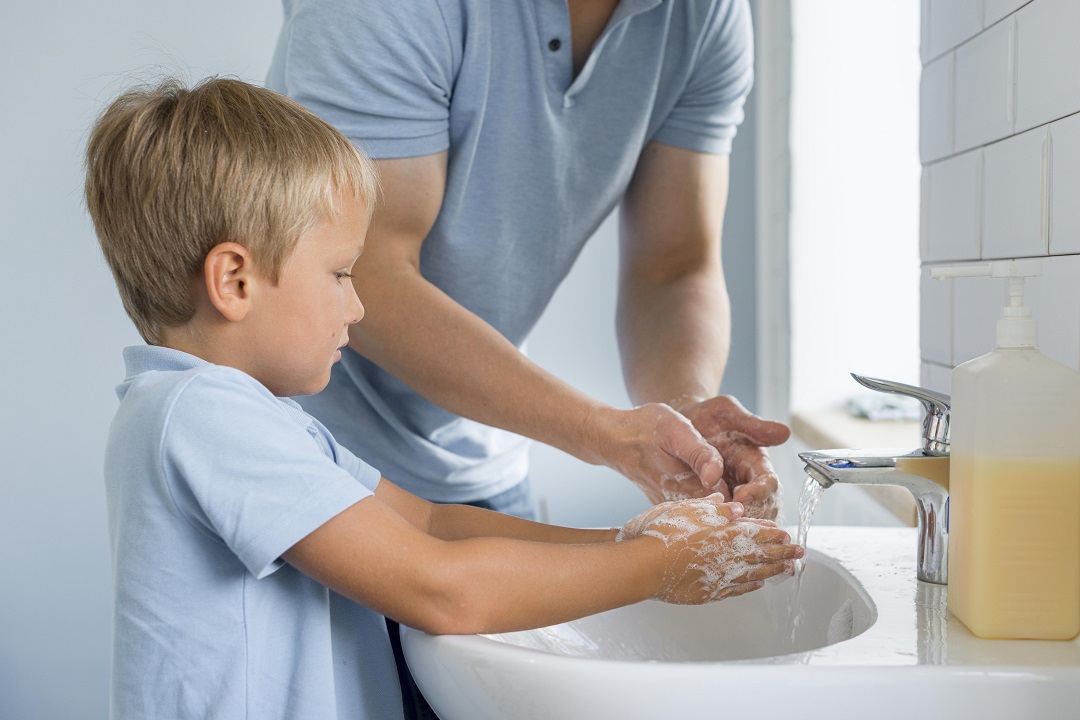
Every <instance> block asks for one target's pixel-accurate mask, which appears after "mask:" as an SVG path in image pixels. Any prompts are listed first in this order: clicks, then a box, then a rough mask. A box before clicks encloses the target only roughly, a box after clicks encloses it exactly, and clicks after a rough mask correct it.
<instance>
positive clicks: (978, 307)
mask: <svg viewBox="0 0 1080 720" xmlns="http://www.w3.org/2000/svg"><path fill="white" fill-rule="evenodd" d="M922 8H923V14H924V17H923V24H922V43H923V47H922V48H921V57H922V61H923V66H924V67H923V73H924V75H923V79H922V84H921V88H920V100H921V102H923V103H924V104H927V103H932V106H929V107H923V108H921V109H920V125H921V128H920V132H921V137H920V156H921V158H922V162H923V176H922V180H921V198H922V203H923V207H922V208H921V214H920V236H919V243H920V253H921V257H922V261H923V277H922V282H921V295H922V300H921V303H922V306H921V312H920V317H921V323H922V327H921V333H920V341H921V343H922V348H921V357H922V365H921V377H922V382H923V384H924V385H926V386H927V387H933V388H934V389H938V390H941V391H942V392H947V388H948V384H949V374H950V372H951V369H952V367H953V366H954V365H956V364H959V363H961V362H965V361H967V360H970V359H972V358H974V357H976V356H978V355H982V354H983V353H986V352H988V351H989V350H990V349H991V348H993V346H994V340H995V335H996V325H997V318H998V316H999V314H1000V310H1001V306H1002V305H1003V304H1004V303H1005V301H1006V282H1005V281H1004V280H1002V279H994V278H957V279H953V280H950V281H948V283H947V284H943V283H940V282H936V281H931V280H929V278H928V272H929V271H928V268H929V267H930V266H932V265H940V264H953V263H964V262H978V261H980V260H981V259H983V258H985V259H990V258H1015V257H1032V256H1047V255H1048V257H1045V258H1044V274H1043V276H1042V277H1040V278H1037V279H1032V280H1029V281H1028V283H1027V297H1028V304H1029V305H1031V307H1032V308H1033V310H1034V312H1035V316H1036V318H1037V319H1038V321H1039V334H1040V349H1041V350H1042V351H1043V352H1044V353H1045V354H1046V355H1047V356H1049V357H1051V358H1054V359H1055V360H1058V361H1060V362H1063V363H1065V364H1067V365H1069V366H1071V367H1074V368H1078V369H1080V0H955V1H954V0H922ZM976 20H977V22H976ZM950 63H951V68H950ZM943 93H944V94H945V95H944V96H943ZM950 113H951V118H950V117H949V115H950ZM950 132H951V133H952V135H951V137H950ZM941 307H946V308H947V309H948V310H947V312H942V311H940V310H939V308H941Z"/></svg>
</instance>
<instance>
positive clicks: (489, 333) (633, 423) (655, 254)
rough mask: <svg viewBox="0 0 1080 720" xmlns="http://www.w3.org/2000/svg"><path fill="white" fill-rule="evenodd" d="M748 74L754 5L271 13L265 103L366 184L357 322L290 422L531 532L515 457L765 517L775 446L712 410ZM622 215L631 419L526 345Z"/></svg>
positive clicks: (312, 4)
mask: <svg viewBox="0 0 1080 720" xmlns="http://www.w3.org/2000/svg"><path fill="white" fill-rule="evenodd" d="M752 60H753V47H752V30H751V24H750V14H749V9H748V6H747V0H622V1H621V2H619V0H396V1H395V2H384V1H383V0H350V2H344V1H343V0H285V26H284V29H283V31H282V35H281V38H280V41H279V44H278V47H277V51H276V53H275V58H274V62H273V65H272V67H271V71H270V76H269V82H268V84H269V86H270V87H271V88H273V89H275V90H278V91H280V92H283V93H285V94H288V95H289V96H291V97H293V98H294V99H296V100H298V101H300V102H301V103H303V104H305V105H307V106H308V107H310V108H311V109H312V110H314V111H315V112H316V113H318V114H320V115H321V116H322V117H324V118H325V119H327V120H328V121H330V122H331V123H333V124H334V125H335V126H336V127H337V128H338V129H339V130H341V131H342V132H343V133H344V134H345V135H346V136H347V137H349V138H350V139H351V140H352V141H353V142H355V143H356V144H357V145H358V146H359V147H360V148H361V149H362V150H363V151H364V152H365V153H367V154H368V155H369V156H371V157H373V158H375V159H376V160H377V164H378V166H379V171H380V174H381V178H382V184H383V197H382V202H381V204H380V206H379V207H378V209H377V211H376V214H375V219H374V221H373V223H372V226H371V229H370V232H369V235H368V241H367V249H366V250H365V252H364V255H363V257H362V258H361V260H360V262H359V263H358V264H357V268H356V273H355V278H354V282H355V283H356V289H357V292H358V294H359V295H360V298H361V299H362V300H363V303H364V305H365V306H366V307H367V309H368V316H367V318H366V319H365V320H364V322H363V323H361V324H360V325H357V326H354V331H353V333H352V335H351V341H350V349H349V350H347V351H345V352H344V356H343V358H342V362H341V363H340V365H339V366H338V367H337V368H336V369H335V371H334V375H333V378H332V380H331V382H330V385H329V386H328V388H327V389H326V390H325V391H324V392H323V393H321V394H320V395H318V396H314V397H312V398H311V399H309V400H307V401H305V402H304V407H305V409H307V410H308V411H309V412H311V413H312V414H314V415H315V416H316V417H318V418H319V419H320V420H322V421H323V422H324V423H325V424H326V425H327V426H328V427H329V428H330V429H331V431H332V432H333V433H334V434H335V435H336V436H337V437H338V438H339V439H340V440H341V441H342V442H343V444H345V445H346V446H350V448H351V449H352V450H353V451H355V452H357V453H359V454H362V455H363V456H364V457H366V458H367V459H368V460H369V461H370V462H371V463H372V464H373V465H374V466H376V467H378V468H379V469H380V470H382V472H383V474H384V475H386V476H387V477H389V478H392V479H393V480H394V481H395V482H396V483H398V484H400V485H401V486H403V487H404V488H406V489H408V490H410V491H411V492H413V493H415V494H418V495H420V496H422V497H424V498H426V499H429V500H435V501H440V502H468V503H473V504H478V505H482V506H485V507H490V508H493V509H497V510H502V511H504V512H512V513H515V514H520V515H523V516H526V517H527V516H530V515H531V514H532V508H531V501H529V492H528V484H527V473H528V467H527V443H528V439H529V438H531V439H534V440H539V441H541V442H545V443H548V444H550V445H553V446H555V447H557V448H560V449H562V450H564V451H566V452H568V453H570V454H572V455H574V456H575V457H578V458H579V459H581V460H584V461H586V462H589V463H594V464H603V465H607V466H609V467H612V468H614V469H616V470H618V471H619V472H621V473H622V474H624V475H626V476H627V477H628V478H629V479H630V480H632V481H633V482H634V483H636V484H637V485H638V486H639V487H640V488H641V489H642V490H643V491H644V492H645V494H646V495H647V496H648V498H649V499H650V500H651V501H653V502H659V501H662V500H666V499H672V498H676V497H688V496H703V495H707V494H709V493H710V492H712V491H714V490H719V491H721V492H723V493H724V495H725V497H726V498H728V499H734V500H737V501H740V502H742V503H743V504H744V505H746V508H747V514H748V515H757V516H761V517H770V518H771V517H775V515H776V510H777V502H776V497H775V493H776V489H777V481H776V477H775V474H774V473H773V472H772V468H771V466H770V464H769V461H768V458H767V456H766V454H765V452H764V451H763V450H762V449H761V447H760V446H764V445H775V444H779V443H781V442H784V441H785V440H786V439H787V436H788V430H787V428H786V427H785V426H783V425H781V424H779V423H772V422H768V421H764V420H761V419H759V418H756V417H754V416H753V415H750V414H749V413H747V412H746V411H745V410H744V409H743V408H742V407H741V406H740V405H739V404H738V402H737V401H735V400H734V399H733V398H728V397H714V396H715V394H716V392H717V388H718V387H719V386H720V381H721V378H722V376H723V371H724V365H725V363H726V360H727V354H728V344H729V336H730V320H729V302H728V296H727V290H726V287H725V284H724V275H723V269H722V266H721V260H720V258H721V254H720V234H721V227H722V224H723V215H724V206H725V201H726V196H727V185H728V154H729V153H730V149H731V141H732V138H733V137H734V135H735V129H736V126H737V125H738V123H739V122H740V121H741V120H742V107H743V103H744V100H745V98H746V95H747V93H748V92H749V90H750V87H751V84H752V78H753V69H752ZM616 205H619V206H620V208H621V216H620V221H621V222H620V267H619V269H618V272H619V298H618V310H617V318H616V322H617V327H618V336H619V344H620V351H621V357H622V365H623V374H624V378H625V381H626V385H627V389H628V390H629V394H630V397H631V399H632V401H633V402H634V403H635V404H637V407H635V408H634V409H631V410H619V409H615V408H612V407H609V406H606V405H604V404H603V403H600V402H598V401H596V400H594V399H592V398H590V397H588V396H587V395H585V394H583V393H581V392H579V391H578V390H576V389H574V388H572V387H570V386H568V385H567V384H565V383H563V382H561V381H560V380H558V379H557V378H555V377H554V376H552V375H550V374H549V373H547V372H545V371H544V370H542V369H541V368H539V367H538V366H536V365H535V364H533V363H531V362H530V361H529V360H528V358H527V357H526V356H525V355H524V354H523V353H522V352H521V351H520V349H519V348H520V346H521V345H522V344H523V343H524V341H525V339H526V337H527V335H528V333H529V331H530V330H531V329H532V327H533V324H534V323H535V322H536V320H537V318H538V317H539V316H540V314H541V313H542V312H543V310H544V308H545V307H546V305H547V302H548V301H549V300H550V298H551V296H552V294H553V293H554V291H555V289H556V287H557V286H558V284H559V282H560V281H561V280H562V279H563V278H564V277H565V275H566V273H567V272H568V271H569V269H570V267H571V266H572V264H573V262H574V260H575V258H576V257H577V255H578V253H579V251H580V249H581V247H582V245H583V244H584V242H585V241H586V240H587V239H588V237H589V236H590V235H591V234H592V233H593V231H594V230H595V229H596V228H597V227H598V226H599V224H600V223H601V221H602V220H603V219H604V218H605V217H606V216H607V215H608V214H609V212H610V211H611V210H612V209H613V208H614V207H615V206H616ZM391 298H392V299H393V302H390V299H391ZM391 335H393V339H392V341H391Z"/></svg>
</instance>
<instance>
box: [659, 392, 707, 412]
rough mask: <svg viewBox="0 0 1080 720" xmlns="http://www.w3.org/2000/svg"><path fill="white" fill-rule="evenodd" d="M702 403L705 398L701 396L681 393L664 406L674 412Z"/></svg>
mask: <svg viewBox="0 0 1080 720" xmlns="http://www.w3.org/2000/svg"><path fill="white" fill-rule="evenodd" d="M704 401H705V397H704V396H703V395H698V394H696V393H683V394H681V395H678V396H676V397H674V398H672V399H671V400H668V401H667V402H665V403H664V404H665V405H668V406H670V407H671V408H672V409H674V410H682V409H683V408H685V407H689V406H690V405H696V404H697V403H699V402H704Z"/></svg>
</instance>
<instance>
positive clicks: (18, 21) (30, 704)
mask: <svg viewBox="0 0 1080 720" xmlns="http://www.w3.org/2000/svg"><path fill="white" fill-rule="evenodd" d="M280 21H281V9H280V4H279V3H278V2H277V0H230V1H229V2H212V1H211V0H192V1H191V2H186V3H164V2H156V1H152V0H142V1H136V0H112V1H110V2H97V3H81V2H74V1H73V0H72V1H68V2H62V3H38V4H35V3H23V4H21V5H19V6H18V7H17V8H15V9H11V8H9V10H8V11H7V12H6V13H5V18H4V22H3V23H0V58H2V62H0V87H3V88H4V104H3V110H4V111H3V112H2V113H0V148H2V150H0V237H2V238H3V240H4V245H5V250H6V253H7V254H6V257H5V260H4V262H3V263H0V302H2V308H3V309H2V310H0V323H2V325H0V338H2V346H0V363H2V364H0V377H2V378H3V379H4V381H5V382H6V385H7V392H6V399H5V401H4V402H3V404H2V405H0V451H2V453H3V455H2V457H3V458H4V463H3V466H2V467H3V469H2V470H0V567H3V570H4V574H3V578H4V581H3V588H2V591H0V717H2V718H5V720H6V719H7V718H12V719H13V720H21V719H22V718H80V719H82V718H101V717H104V716H105V714H106V712H107V695H108V684H107V679H108V672H109V667H108V664H109V638H110V629H111V626H110V589H109V573H110V570H109V549H108V540H107V534H106V518H105V501H104V491H103V483H102V476H101V466H102V450H103V446H104V442H105V434H106V431H107V427H108V424H109V421H110V419H111V417H112V414H113V412H114V410H115V407H116V398H115V395H114V394H113V388H114V386H115V385H116V384H117V383H118V382H119V381H120V379H121V378H122V375H123V368H122V363H121V359H120V349H121V348H122V347H124V346H125V345H130V344H135V343H138V342H139V338H138V335H137V334H136V333H135V331H134V329H133V328H132V326H131V324H130V322H129V321H128V320H127V318H126V316H125V315H124V314H123V311H122V309H121V306H120V303H119V300H118V298H117V296H116V292H115V289H114V287H113V284H112V279H111V277H110V276H109V273H108V270H107V269H106V267H105V265H104V262H103V261H102V259H101V256H100V253H99V251H98V249H97V244H96V241H95V239H94V236H93V232H92V229H91V226H90V223H89V219H88V218H87V216H86V213H85V210H84V207H83V202H82V195H81V193H82V187H81V186H82V157H81V154H82V152H83V146H84V142H85V134H86V130H87V127H88V126H89V125H90V123H91V122H92V120H93V118H94V117H95V115H96V114H97V113H98V112H99V111H100V110H101V108H102V106H103V103H104V102H106V101H107V100H108V99H110V98H111V97H112V96H113V95H115V94H116V92H118V91H119V90H120V89H121V88H122V87H124V86H125V85H126V84H127V83H128V81H129V79H130V77H131V73H132V72H133V71H138V72H139V73H140V74H141V75H144V76H145V75H146V74H147V73H148V71H152V70H154V69H155V68H157V67H160V69H161V70H162V71H164V72H174V71H183V72H185V73H186V74H187V75H188V76H189V77H191V78H193V79H198V78H201V77H203V76H205V75H211V74H230V75H237V76H239V77H241V78H243V79H246V80H252V81H256V82H259V81H261V80H262V78H263V77H264V74H265V69H266V67H267V65H268V63H269V58H270V53H271V50H272V47H273V43H274V40H275V38H276V34H277V31H278V28H279V27H280ZM751 124H752V115H751V116H750V118H748V121H747V125H746V126H744V129H743V131H742V132H741V133H740V137H739V139H738V140H737V141H736V151H735V158H734V160H733V172H732V177H733V183H732V191H731V201H730V203H729V210H728V221H727V226H726V229H725V243H726V245H725V263H726V264H727V266H728V268H729V277H730V278H731V292H732V298H733V303H734V305H735V312H736V320H735V339H734V343H733V353H732V360H731V370H730V371H729V375H728V380H727V381H726V386H728V385H729V386H730V390H728V391H729V392H733V393H734V394H737V395H739V396H741V397H743V398H744V400H745V401H746V402H747V404H748V405H750V406H752V405H753V401H752V400H751V398H752V392H753V388H754V387H755V385H754V377H753V376H752V372H753V365H754V360H753V357H752V353H753V348H754V343H753V339H752V338H753V319H752V318H753V310H752V308H753V299H754V291H753V288H752V287H746V286H745V282H747V281H749V282H752V280H753V272H752V270H751V268H752V267H753V262H754V261H753V242H752V237H753V229H752V228H753V199H752V196H747V195H746V193H747V192H749V191H750V190H752V187H753V178H752V174H751V173H752V156H751V149H752V148H753V142H752V139H751V138H750V132H751V131H750V130H749V129H747V128H749V127H750V126H751ZM748 164H749V166H750V169H747V167H746V166H747V165H748ZM735 228H737V229H735ZM614 253H615V240H614V235H613V234H612V232H611V227H610V226H608V228H607V229H605V231H604V232H602V233H601V234H600V236H599V237H598V238H596V240H595V241H594V242H593V243H592V244H591V246H590V247H589V248H588V249H587V250H586V252H585V254H584V256H583V257H582V259H581V262H580V263H579V267H578V268H576V269H575V271H574V274H573V276H572V277H571V278H570V280H568V281H567V283H566V284H565V286H564V288H563V289H561V290H560V293H559V297H558V298H556V301H555V303H554V305H553V307H552V310H551V312H550V313H549V314H548V316H547V317H545V319H544V320H543V321H542V323H541V327H539V328H538V329H537V332H536V335H535V336H534V338H533V343H532V349H533V353H534V356H535V357H537V359H538V360H540V361H541V362H542V363H543V364H545V365H547V366H549V367H551V368H552V369H553V370H555V371H556V372H557V373H558V374H560V375H562V376H563V377H564V378H567V379H569V380H570V381H571V382H574V383H576V384H578V385H579V386H580V387H582V388H584V389H585V390H586V391H588V392H591V393H593V394H595V395H597V396H599V397H601V398H603V399H605V400H608V401H609V402H613V403H616V404H624V405H625V402H626V401H625V392H624V391H623V390H622V381H621V377H620V374H619V370H618V359H617V354H616V353H615V349H614V329H613V317H614V277H615V276H614V273H615V260H614V257H615V255H614ZM568 338H569V339H568ZM547 452H548V454H549V455H548V457H547V458H544V459H541V460H539V461H538V462H537V472H538V474H539V475H542V476H544V477H548V478H553V479H552V481H551V482H550V483H547V484H543V483H540V484H542V485H543V487H542V493H543V495H544V497H545V498H546V500H547V502H548V504H549V506H550V508H551V516H552V518H553V519H555V520H560V521H562V522H566V523H573V524H615V523H621V522H622V521H623V520H625V519H626V518H628V517H630V516H631V515H632V514H634V513H636V512H637V511H638V509H639V507H643V506H644V500H643V498H642V497H641V495H640V494H639V493H638V491H637V490H635V489H633V488H632V487H631V486H630V484H629V483H628V482H626V481H625V480H622V479H621V478H619V477H616V476H615V475H614V473H611V472H610V471H601V470H597V469H596V468H591V467H588V466H584V465H582V464H581V463H578V462H577V461H574V460H572V459H571V458H567V457H566V456H563V455H561V454H560V453H556V452H554V451H550V450H548V451H547ZM579 481H580V482H579Z"/></svg>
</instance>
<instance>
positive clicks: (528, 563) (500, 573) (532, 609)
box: [427, 537, 664, 634]
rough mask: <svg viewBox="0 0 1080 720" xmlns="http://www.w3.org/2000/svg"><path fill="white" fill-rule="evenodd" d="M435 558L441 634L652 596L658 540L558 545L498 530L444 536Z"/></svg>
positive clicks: (562, 617) (507, 628) (533, 623)
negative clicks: (441, 585) (446, 593)
mask: <svg viewBox="0 0 1080 720" xmlns="http://www.w3.org/2000/svg"><path fill="white" fill-rule="evenodd" d="M448 545H449V546H448V548H447V549H448V551H449V552H448V553H447V555H448V557H447V558H445V559H444V562H443V563H442V564H441V566H440V567H441V570H442V572H443V573H444V578H445V580H444V582H445V583H446V585H447V586H452V587H453V588H454V592H453V595H452V600H451V602H449V603H448V604H447V610H448V612H446V613H443V614H441V617H440V625H441V626H440V627H430V628H427V630H428V631H429V632H435V633H443V634H465V633H481V632H482V633H491V632H512V631H516V630H525V629H530V628H536V627H546V626H548V625H554V624H558V623H562V622H568V621H570V620H574V619H577V618H580V617H584V616H587V615H592V614H594V613H598V612H603V611H605V610H611V609H613V608H617V607H623V606H625V605H631V604H634V603H637V602H640V601H642V600H647V599H649V598H652V597H655V595H656V593H657V592H658V588H659V583H660V579H661V577H662V575H663V562H664V547H663V544H662V543H660V542H659V541H656V540H654V539H652V538H649V537H643V538H637V539H634V540H630V541H627V542H619V543H606V544H591V545H559V544H549V543H532V542H522V541H516V540H507V539H502V538H476V539H472V540H464V541H458V542H454V543H449V544H448Z"/></svg>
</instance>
